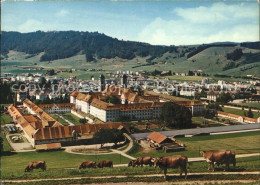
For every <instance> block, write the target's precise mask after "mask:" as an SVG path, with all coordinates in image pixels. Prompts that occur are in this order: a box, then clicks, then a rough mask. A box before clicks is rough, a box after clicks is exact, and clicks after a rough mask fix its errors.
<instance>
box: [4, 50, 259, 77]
mask: <svg viewBox="0 0 260 185" xmlns="http://www.w3.org/2000/svg"><path fill="white" fill-rule="evenodd" d="M230 49H232V48H230V47H211V48H208V49H205V50H203V51H202V52H200V53H198V54H196V55H194V56H193V57H191V58H189V59H187V58H186V57H180V58H179V57H177V54H176V53H165V54H164V55H162V56H160V57H157V58H155V59H154V62H156V64H154V65H147V64H148V63H147V62H146V59H148V58H149V57H144V58H142V57H135V58H133V59H131V60H125V59H121V58H118V57H115V58H112V59H105V58H103V59H98V60H97V62H87V61H86V59H85V55H83V54H79V55H76V56H72V57H69V58H65V59H59V60H53V61H49V62H40V57H41V56H42V54H43V53H40V54H39V55H36V56H33V57H29V58H28V54H26V53H23V52H16V51H11V52H9V54H8V56H9V58H8V59H4V60H2V62H1V65H2V66H1V69H2V72H11V73H15V74H21V73H45V72H46V70H48V69H54V68H55V69H103V70H104V71H102V72H100V71H97V72H93V71H73V72H72V73H67V72H62V73H58V74H57V76H60V77H69V76H77V78H80V79H84V80H85V79H90V77H91V76H92V75H94V77H95V78H97V77H98V76H99V75H100V74H105V73H106V72H114V71H118V70H121V71H126V70H130V71H143V70H145V71H153V70H155V69H157V70H160V71H164V70H171V71H172V72H185V73H187V72H188V71H189V70H198V69H201V70H203V71H204V72H205V73H207V74H209V75H214V74H226V75H233V76H245V75H248V74H255V75H256V76H260V72H259V71H260V65H259V62H258V61H254V58H249V59H246V58H245V57H244V56H243V57H242V58H241V59H239V61H237V62H243V61H244V60H250V64H245V65H241V66H239V67H237V68H233V69H230V70H226V71H223V70H222V69H223V67H224V66H225V65H226V64H227V63H228V62H229V61H228V60H227V59H226V57H225V55H226V53H227V52H229V50H230ZM243 52H244V53H250V52H252V53H257V52H259V51H257V50H256V51H255V50H253V49H244V51H243ZM252 65H253V66H254V67H253V68H250V66H252ZM39 67H43V68H44V69H43V70H39ZM244 67H246V68H247V67H248V69H247V70H245V69H244ZM169 78H170V79H173V80H181V81H187V80H191V81H200V80H201V79H202V78H204V77H196V76H195V77H185V76H184V77H182V76H170V77H169ZM209 78H212V80H213V81H214V80H220V79H222V80H226V81H238V80H242V81H245V80H246V79H241V78H239V79H238V78H220V77H213V76H209Z"/></svg>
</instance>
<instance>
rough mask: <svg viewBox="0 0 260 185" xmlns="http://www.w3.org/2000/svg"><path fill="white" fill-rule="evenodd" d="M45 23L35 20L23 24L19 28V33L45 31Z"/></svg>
mask: <svg viewBox="0 0 260 185" xmlns="http://www.w3.org/2000/svg"><path fill="white" fill-rule="evenodd" d="M44 28H45V25H44V23H42V22H40V21H38V20H35V19H29V20H27V21H26V22H25V23H23V24H21V25H20V26H18V27H17V31H20V32H31V31H37V30H45V29H44Z"/></svg>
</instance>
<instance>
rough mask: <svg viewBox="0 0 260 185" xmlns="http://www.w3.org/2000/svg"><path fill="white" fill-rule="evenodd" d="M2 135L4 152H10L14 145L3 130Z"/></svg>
mask: <svg viewBox="0 0 260 185" xmlns="http://www.w3.org/2000/svg"><path fill="white" fill-rule="evenodd" d="M1 137H2V138H3V150H4V152H7V153H8V152H10V151H12V147H11V146H10V145H9V143H8V141H7V139H6V137H5V135H4V134H3V132H2V131H1Z"/></svg>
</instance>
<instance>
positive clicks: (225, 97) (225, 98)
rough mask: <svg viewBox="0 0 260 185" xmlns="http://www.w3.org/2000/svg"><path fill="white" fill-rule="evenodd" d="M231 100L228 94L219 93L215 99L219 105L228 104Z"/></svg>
mask: <svg viewBox="0 0 260 185" xmlns="http://www.w3.org/2000/svg"><path fill="white" fill-rule="evenodd" d="M231 100H232V97H231V95H230V94H229V93H221V94H220V95H219V97H218V98H217V102H219V103H228V102H229V101H231Z"/></svg>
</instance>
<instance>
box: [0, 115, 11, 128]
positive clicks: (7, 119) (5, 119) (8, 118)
mask: <svg viewBox="0 0 260 185" xmlns="http://www.w3.org/2000/svg"><path fill="white" fill-rule="evenodd" d="M0 117H1V120H0V122H1V125H4V124H8V123H11V122H13V118H12V117H11V116H9V114H5V113H1V116H0Z"/></svg>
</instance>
